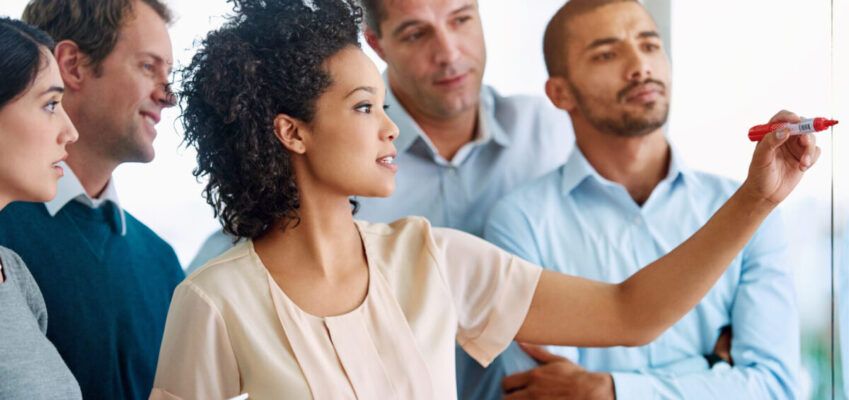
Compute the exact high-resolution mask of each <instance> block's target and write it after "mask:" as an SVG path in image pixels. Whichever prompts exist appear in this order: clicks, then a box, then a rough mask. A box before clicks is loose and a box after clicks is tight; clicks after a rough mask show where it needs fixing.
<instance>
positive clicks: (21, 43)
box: [0, 17, 53, 108]
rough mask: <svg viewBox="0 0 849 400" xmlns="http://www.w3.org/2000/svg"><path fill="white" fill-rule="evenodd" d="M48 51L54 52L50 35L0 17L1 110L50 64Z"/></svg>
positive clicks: (27, 87) (30, 84)
mask: <svg viewBox="0 0 849 400" xmlns="http://www.w3.org/2000/svg"><path fill="white" fill-rule="evenodd" d="M45 51H47V52H52V51H53V39H51V38H50V36H49V35H47V33H45V32H44V31H41V30H39V29H38V28H36V27H34V26H31V25H28V24H26V23H24V22H23V21H19V20H16V19H11V18H5V17H3V18H0V54H2V55H3V57H0V76H2V77H3V78H2V79H0V108H3V107H4V106H6V104H8V103H10V102H11V101H13V100H15V99H16V98H18V96H20V95H21V94H23V93H24V92H26V91H27V89H29V87H30V86H32V84H33V82H35V78H36V77H37V76H38V71H39V70H40V69H42V68H43V67H44V66H45V65H46V64H47V63H46V61H47V58H46V57H47V55H46V54H45V53H44V52H45Z"/></svg>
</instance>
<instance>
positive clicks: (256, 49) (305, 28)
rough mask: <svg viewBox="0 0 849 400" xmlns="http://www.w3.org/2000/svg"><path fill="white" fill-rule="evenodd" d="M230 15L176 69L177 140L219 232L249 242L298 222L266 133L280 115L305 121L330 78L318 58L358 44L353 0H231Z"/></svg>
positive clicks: (286, 161) (287, 178) (278, 154)
mask: <svg viewBox="0 0 849 400" xmlns="http://www.w3.org/2000/svg"><path fill="white" fill-rule="evenodd" d="M229 1H230V2H232V3H234V5H235V15H234V16H232V17H230V18H229V19H228V20H227V22H226V23H225V24H224V26H223V27H222V28H220V29H218V30H216V31H213V32H211V33H209V35H208V36H207V37H206V38H205V39H204V40H203V41H202V43H201V49H200V50H199V51H198V53H197V54H196V55H195V56H194V57H193V58H192V61H191V63H190V64H189V65H188V66H187V67H186V68H184V69H183V70H182V71H181V73H180V74H181V77H182V89H181V91H180V98H181V99H182V105H183V109H182V121H183V127H184V129H185V143H186V145H187V146H192V147H194V148H195V149H196V150H197V161H198V166H197V167H196V168H195V169H194V171H193V174H194V176H195V177H196V178H198V179H201V178H203V177H208V182H207V184H206V187H205V188H204V190H203V196H204V198H205V199H206V201H207V203H209V205H211V206H212V208H213V209H214V211H215V216H216V217H218V219H219V220H220V221H221V224H222V225H223V226H224V230H225V232H227V233H229V234H231V235H235V236H237V237H248V238H257V237H259V236H262V235H263V234H265V233H266V232H267V231H268V230H269V229H271V227H272V226H274V224H275V223H276V222H278V221H281V220H282V221H283V222H284V223H283V226H284V227H285V226H287V225H289V222H295V223H297V221H298V220H299V217H298V208H299V203H300V202H299V198H298V188H297V185H296V183H295V180H294V172H293V170H292V164H291V160H290V156H289V153H288V152H287V151H286V149H284V148H283V147H282V146H281V144H280V143H279V142H278V140H277V138H276V136H275V135H274V130H273V129H274V127H273V124H274V118H275V117H276V116H277V115H279V114H286V115H289V116H291V117H294V118H297V119H300V120H301V121H304V122H306V123H310V122H311V121H312V119H313V117H314V116H315V103H316V100H317V99H318V98H319V96H320V95H321V94H322V93H324V92H325V91H326V90H327V88H328V87H330V85H331V83H332V81H331V77H330V75H329V72H328V71H327V70H326V65H325V61H326V60H327V59H328V58H330V57H332V56H333V55H335V54H337V53H338V52H339V51H341V50H343V49H345V48H347V47H349V46H357V47H359V46H360V44H359V40H358V38H359V27H360V24H361V21H362V10H361V9H360V7H359V5H358V4H357V0H312V1H310V0H229Z"/></svg>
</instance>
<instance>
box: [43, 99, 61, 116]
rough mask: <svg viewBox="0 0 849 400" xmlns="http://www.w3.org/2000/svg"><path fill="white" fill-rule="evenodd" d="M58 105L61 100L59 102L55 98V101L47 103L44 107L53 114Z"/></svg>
mask: <svg viewBox="0 0 849 400" xmlns="http://www.w3.org/2000/svg"><path fill="white" fill-rule="evenodd" d="M58 105H59V102H58V101H56V100H53V101H51V102H49V103H47V104H46V105H45V106H44V109H45V110H46V111H47V112H49V113H51V114H53V113H54V112H56V106H58Z"/></svg>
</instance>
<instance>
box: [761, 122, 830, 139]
mask: <svg viewBox="0 0 849 400" xmlns="http://www.w3.org/2000/svg"><path fill="white" fill-rule="evenodd" d="M834 125H837V121H835V120H833V119H828V118H808V119H803V120H801V121H799V123H798V124H791V123H787V122H773V123H771V124H763V125H757V126H753V127H752V129H749V140H751V141H753V142H760V141H761V139H763V138H764V136H766V134H767V133H770V132H773V131H776V130H778V129H780V128H789V129H790V132H789V133H790V134H791V135H804V134H806V133H813V132H819V131H824V130H826V129H828V128H829V127H830V126H834Z"/></svg>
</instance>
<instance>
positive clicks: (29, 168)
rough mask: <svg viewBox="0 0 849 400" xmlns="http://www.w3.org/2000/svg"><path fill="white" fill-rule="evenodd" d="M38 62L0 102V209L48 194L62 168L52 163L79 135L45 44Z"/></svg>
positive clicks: (49, 196)
mask: <svg viewBox="0 0 849 400" xmlns="http://www.w3.org/2000/svg"><path fill="white" fill-rule="evenodd" d="M42 62H43V64H44V66H43V68H42V69H41V70H40V71H39V73H38V75H37V76H36V78H35V80H34V81H33V83H32V85H31V86H30V87H29V88H28V89H27V90H26V91H25V92H24V93H22V94H20V95H19V96H18V97H17V98H16V99H15V100H12V101H11V102H10V103H7V104H6V105H5V106H3V108H0V210H2V209H3V208H4V207H6V205H8V204H9V203H10V202H12V201H17V200H24V201H38V202H42V201H48V200H50V199H52V198H53V196H55V195H56V183H57V182H58V181H59V178H60V177H62V174H63V171H62V169H61V168H60V167H57V166H55V165H54V164H55V163H57V162H59V161H61V160H62V159H63V158H65V156H66V155H67V153H66V151H65V146H66V145H68V144H70V143H73V142H74V141H76V140H77V137H78V135H77V131H76V129H74V126H73V125H72V124H71V120H70V119H69V118H68V115H67V114H65V110H64V109H62V104H61V101H62V92H63V91H64V86H63V85H62V78H61V77H60V76H59V69H58V68H57V66H56V60H55V59H54V58H53V56H52V55H51V54H50V52H49V51H48V50H47V49H44V50H43V51H42ZM3 281H4V277H3V273H2V272H0V283H2V282H3Z"/></svg>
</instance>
